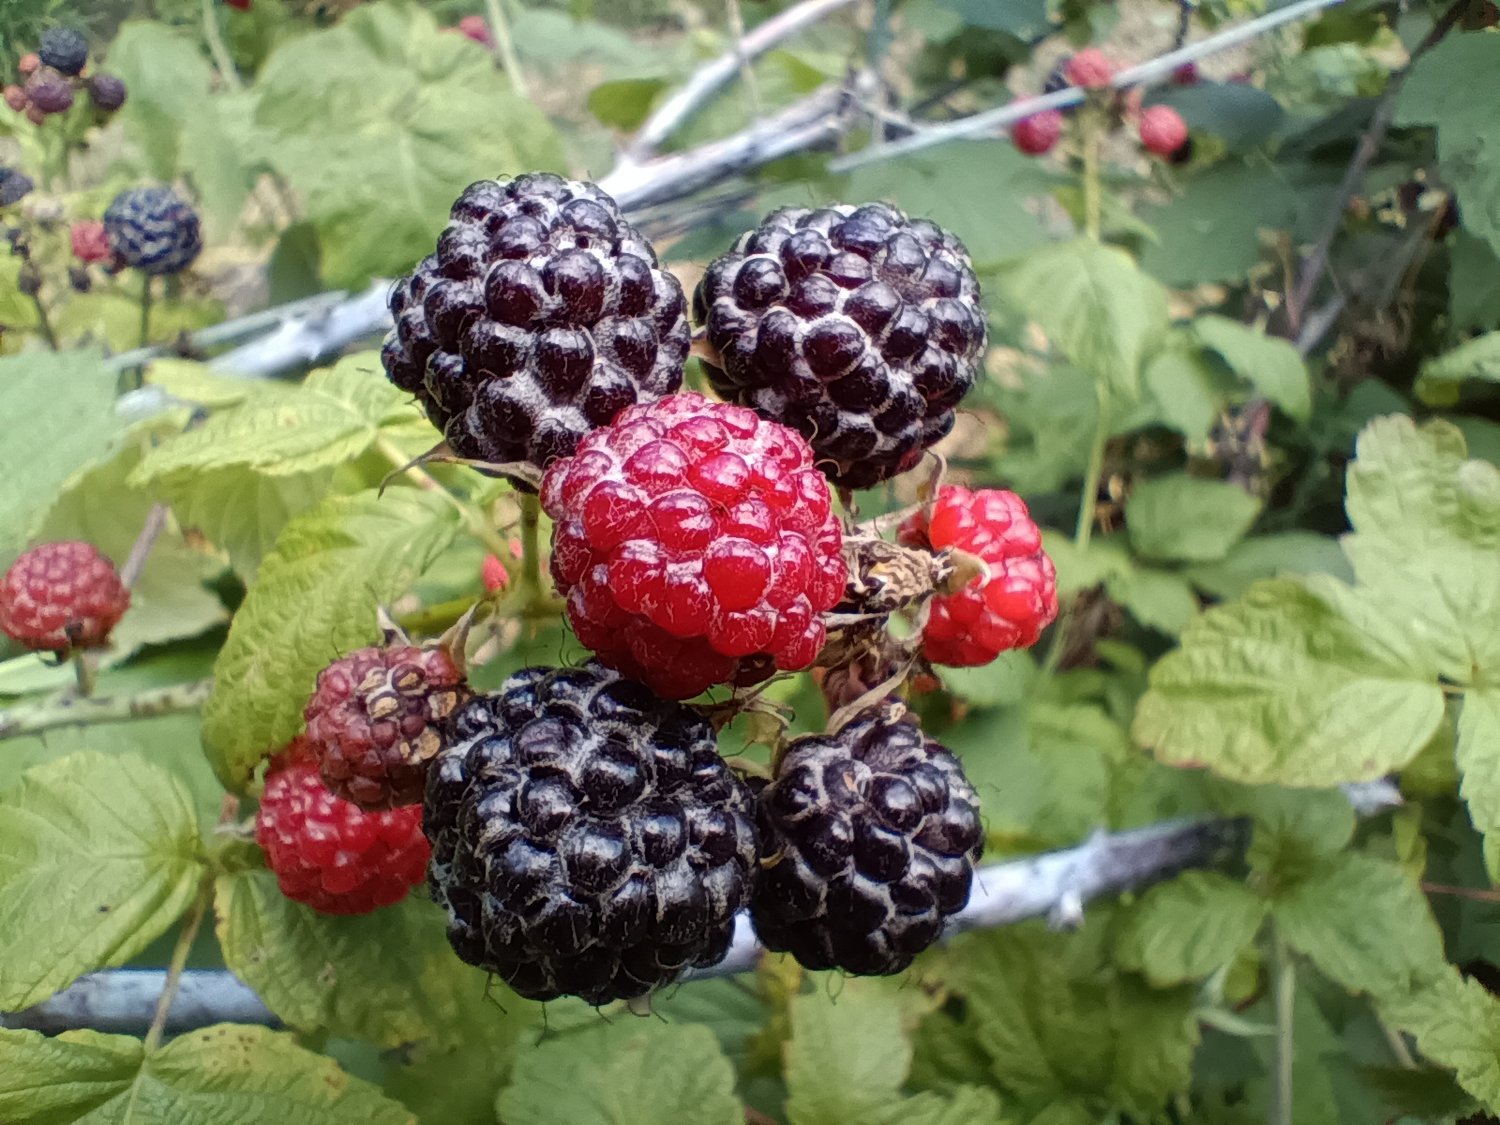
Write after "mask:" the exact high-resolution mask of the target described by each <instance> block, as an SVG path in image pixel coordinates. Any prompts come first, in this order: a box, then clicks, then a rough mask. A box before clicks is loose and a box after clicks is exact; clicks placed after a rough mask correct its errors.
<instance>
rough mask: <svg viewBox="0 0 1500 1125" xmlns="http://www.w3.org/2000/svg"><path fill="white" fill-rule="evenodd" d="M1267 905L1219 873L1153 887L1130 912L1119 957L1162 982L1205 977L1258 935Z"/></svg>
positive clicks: (1197, 874) (1118, 946) (1199, 873)
mask: <svg viewBox="0 0 1500 1125" xmlns="http://www.w3.org/2000/svg"><path fill="white" fill-rule="evenodd" d="M1265 912H1266V905H1265V903H1264V902H1263V901H1262V900H1261V899H1260V897H1259V896H1258V895H1256V894H1255V892H1253V891H1251V890H1250V889H1249V888H1248V887H1246V886H1245V885H1244V884H1243V883H1240V882H1236V881H1235V880H1233V879H1230V878H1229V877H1228V876H1226V875H1221V874H1219V873H1218V872H1216V871H1189V872H1187V873H1186V874H1184V875H1180V876H1178V877H1177V878H1176V879H1173V880H1172V881H1171V882H1170V883H1160V884H1158V885H1157V886H1155V887H1152V888H1151V889H1150V890H1149V891H1147V892H1146V893H1145V894H1144V895H1142V896H1141V899H1140V901H1138V902H1136V903H1134V904H1133V905H1132V906H1131V907H1130V908H1129V909H1128V910H1127V911H1126V913H1125V919H1124V924H1123V926H1122V927H1121V930H1120V933H1119V936H1118V937H1117V938H1116V946H1115V957H1116V959H1117V960H1118V961H1119V962H1120V964H1121V965H1122V966H1124V967H1125V968H1128V969H1135V970H1136V971H1137V972H1140V973H1143V974H1144V975H1145V977H1146V979H1147V980H1149V981H1150V982H1151V983H1152V984H1154V985H1157V986H1166V985H1173V984H1182V983H1183V982H1184V981H1193V980H1202V979H1203V978H1204V977H1206V976H1208V975H1209V974H1210V973H1212V972H1213V971H1214V970H1216V969H1218V968H1220V967H1221V966H1223V965H1227V964H1229V963H1230V962H1231V961H1233V960H1234V958H1235V957H1236V956H1238V954H1239V952H1240V951H1241V950H1242V949H1244V948H1245V947H1246V946H1247V945H1249V944H1250V943H1251V942H1252V941H1253V940H1254V939H1255V932H1256V930H1258V929H1259V928H1260V923H1261V919H1262V918H1264V917H1265Z"/></svg>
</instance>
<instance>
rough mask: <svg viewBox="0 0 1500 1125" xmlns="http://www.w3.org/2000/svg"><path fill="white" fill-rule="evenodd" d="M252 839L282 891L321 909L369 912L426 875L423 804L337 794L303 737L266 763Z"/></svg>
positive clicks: (396, 897) (326, 911)
mask: <svg viewBox="0 0 1500 1125" xmlns="http://www.w3.org/2000/svg"><path fill="white" fill-rule="evenodd" d="M255 842H256V843H257V844H259V845H260V846H261V848H262V850H264V851H265V853H266V866H268V867H269V868H270V869H271V870H272V871H273V872H275V874H276V883H277V885H278V886H279V887H280V888H281V893H282V894H284V895H286V897H287V898H289V899H291V900H292V901H293V902H300V903H302V904H304V905H305V906H310V907H312V908H313V909H314V910H316V911H318V912H319V913H322V914H368V913H370V912H371V911H372V910H377V909H379V908H380V907H382V906H390V905H392V904H393V903H397V902H400V901H401V900H402V899H403V898H405V897H406V895H407V893H408V892H409V891H410V890H411V889H412V888H413V887H414V886H416V885H417V884H418V883H420V882H422V880H423V879H424V878H425V877H426V874H427V860H428V859H429V858H430V856H431V855H432V849H431V847H430V846H429V845H428V843H427V837H426V836H424V835H422V806H421V805H405V806H403V807H401V808H399V809H390V810H388V811H385V812H364V811H362V810H361V809H360V808H359V807H358V806H356V805H353V804H351V803H350V802H348V801H346V800H344V799H343V798H342V797H335V796H334V795H333V794H332V793H331V792H329V790H328V789H327V788H326V787H325V786H324V785H323V782H322V780H321V779H320V778H319V777H318V767H317V765H316V763H314V762H313V761H312V760H311V759H310V757H309V756H308V752H307V748H306V746H305V745H304V744H303V742H302V740H301V739H298V740H296V741H295V742H293V743H292V745H291V746H289V747H288V748H287V750H286V752H285V753H283V754H281V755H279V756H278V757H277V758H275V759H274V760H273V761H272V763H271V770H270V772H269V773H268V774H267V775H266V788H265V792H264V793H263V794H262V795H261V798H260V809H259V811H258V812H257V813H256V814H255Z"/></svg>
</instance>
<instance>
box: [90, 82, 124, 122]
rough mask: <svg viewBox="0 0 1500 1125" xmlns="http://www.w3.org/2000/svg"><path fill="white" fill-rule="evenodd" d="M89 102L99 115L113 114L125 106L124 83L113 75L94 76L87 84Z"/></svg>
mask: <svg viewBox="0 0 1500 1125" xmlns="http://www.w3.org/2000/svg"><path fill="white" fill-rule="evenodd" d="M86 85H87V89H88V92H89V100H90V101H92V102H93V103H94V108H95V109H97V110H99V112H101V113H113V112H115V110H117V109H119V108H120V107H121V106H122V105H124V104H125V83H124V81H123V80H122V79H119V78H116V77H115V76H114V75H113V74H94V75H90V76H89V80H88V82H87V84H86Z"/></svg>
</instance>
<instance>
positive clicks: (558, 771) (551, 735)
mask: <svg viewBox="0 0 1500 1125" xmlns="http://www.w3.org/2000/svg"><path fill="white" fill-rule="evenodd" d="M448 733H449V739H450V741H449V744H448V746H447V747H446V748H445V749H444V750H443V752H442V753H441V754H440V755H439V756H438V758H437V761H436V762H435V763H434V765H433V768H432V771H431V772H430V773H429V774H428V777H427V799H426V803H425V805H424V811H423V818H424V823H425V826H426V832H427V835H428V838H429V839H430V840H431V841H432V865H431V868H430V880H429V881H430V883H431V885H432V894H433V898H434V899H436V901H437V902H438V903H440V904H441V905H442V906H444V907H445V908H446V909H447V911H448V919H449V921H448V938H449V940H450V941H451V942H452V944H453V948H454V950H455V951H456V952H457V953H458V955H459V956H460V957H461V958H463V959H464V960H465V961H467V962H469V963H470V964H473V965H477V966H479V967H480V968H482V969H486V970H488V971H490V972H493V973H497V974H498V975H499V976H500V977H501V978H502V979H504V980H505V982H506V983H507V984H509V985H510V986H511V988H513V989H515V991H516V992H518V993H520V994H521V995H522V996H525V997H529V998H530V999H533V1000H550V999H553V998H555V997H558V996H563V995H574V996H581V997H583V998H584V999H585V1000H587V1001H588V1002H589V1003H591V1004H603V1003H605V1002H607V1001H609V1000H615V999H622V998H629V997H634V996H641V995H644V994H645V993H647V992H649V991H651V990H652V989H653V988H659V987H661V986H662V985H664V984H667V983H668V982H670V981H672V980H674V979H676V977H677V976H678V974H680V973H681V972H682V971H683V970H684V969H686V968H687V967H688V966H693V965H696V966H704V965H712V964H714V963H715V962H717V961H719V960H720V959H722V958H723V956H724V954H725V953H726V952H727V951H728V948H729V943H730V939H731V937H732V936H733V932H734V916H735V912H736V911H737V910H739V908H740V907H741V906H742V905H743V904H744V903H745V902H746V901H747V899H748V898H749V894H750V887H751V882H752V878H753V876H754V873H755V871H756V833H755V818H754V801H753V798H752V797H751V796H750V793H749V791H748V790H747V789H746V788H745V786H744V784H743V783H742V782H741V781H739V779H738V778H736V777H735V776H734V774H732V773H731V772H730V771H729V768H728V767H727V766H726V765H725V764H724V761H723V759H722V758H720V757H719V754H718V750H717V749H716V747H715V744H714V732H713V728H712V726H710V725H709V723H708V722H707V721H706V720H705V719H704V718H703V717H702V716H700V715H699V714H698V713H697V712H695V711H692V710H691V709H689V708H687V707H684V706H683V705H681V704H678V703H668V702H664V701H663V700H660V699H658V698H657V697H656V696H654V695H652V694H651V692H650V691H649V690H648V689H647V688H646V687H645V686H644V685H642V684H639V683H636V682H635V681H633V680H625V679H621V678H620V677H619V676H618V675H617V674H615V673H614V672H611V671H608V670H607V669H605V668H603V667H601V666H600V665H598V664H592V663H591V664H586V665H584V666H583V667H581V668H562V669H555V668H526V669H523V670H522V671H520V672H517V673H516V674H515V675H513V676H511V677H510V678H509V679H508V680H506V681H505V683H504V684H502V685H501V687H500V690H499V691H498V692H496V693H495V694H493V695H481V696H475V697H474V698H473V699H471V700H470V701H469V702H468V703H466V704H464V705H463V706H462V707H460V708H459V709H458V711H457V712H455V713H454V715H453V718H452V719H450V720H449V723H448Z"/></svg>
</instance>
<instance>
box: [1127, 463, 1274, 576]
mask: <svg viewBox="0 0 1500 1125" xmlns="http://www.w3.org/2000/svg"><path fill="white" fill-rule="evenodd" d="M1258 515H1260V501H1259V500H1257V499H1256V498H1255V497H1254V496H1251V495H1250V494H1249V493H1247V492H1246V491H1245V490H1244V489H1242V488H1237V487H1235V486H1234V485H1232V484H1229V483H1228V482H1227V481H1221V480H1205V479H1203V478H1202V477H1192V476H1188V475H1187V474H1186V473H1170V474H1168V475H1166V476H1161V477H1155V478H1153V479H1151V480H1148V481H1145V482H1143V483H1141V484H1139V485H1137V486H1136V487H1135V488H1134V489H1133V490H1132V491H1131V493H1130V499H1128V500H1127V501H1126V502H1125V526H1126V528H1127V529H1128V531H1129V533H1130V545H1131V546H1132V547H1134V548H1135V550H1136V552H1137V553H1139V554H1141V555H1144V556H1145V557H1146V558H1152V559H1171V560H1176V561H1181V562H1211V561H1213V560H1215V559H1222V558H1223V557H1224V556H1225V555H1227V554H1228V553H1229V551H1230V549H1231V548H1232V547H1233V546H1234V545H1235V544H1236V543H1238V542H1239V541H1240V540H1241V539H1243V538H1244V537H1245V533H1246V532H1247V531H1249V530H1250V526H1251V525H1252V524H1253V523H1254V522H1255V519H1256V517H1257V516H1258Z"/></svg>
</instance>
